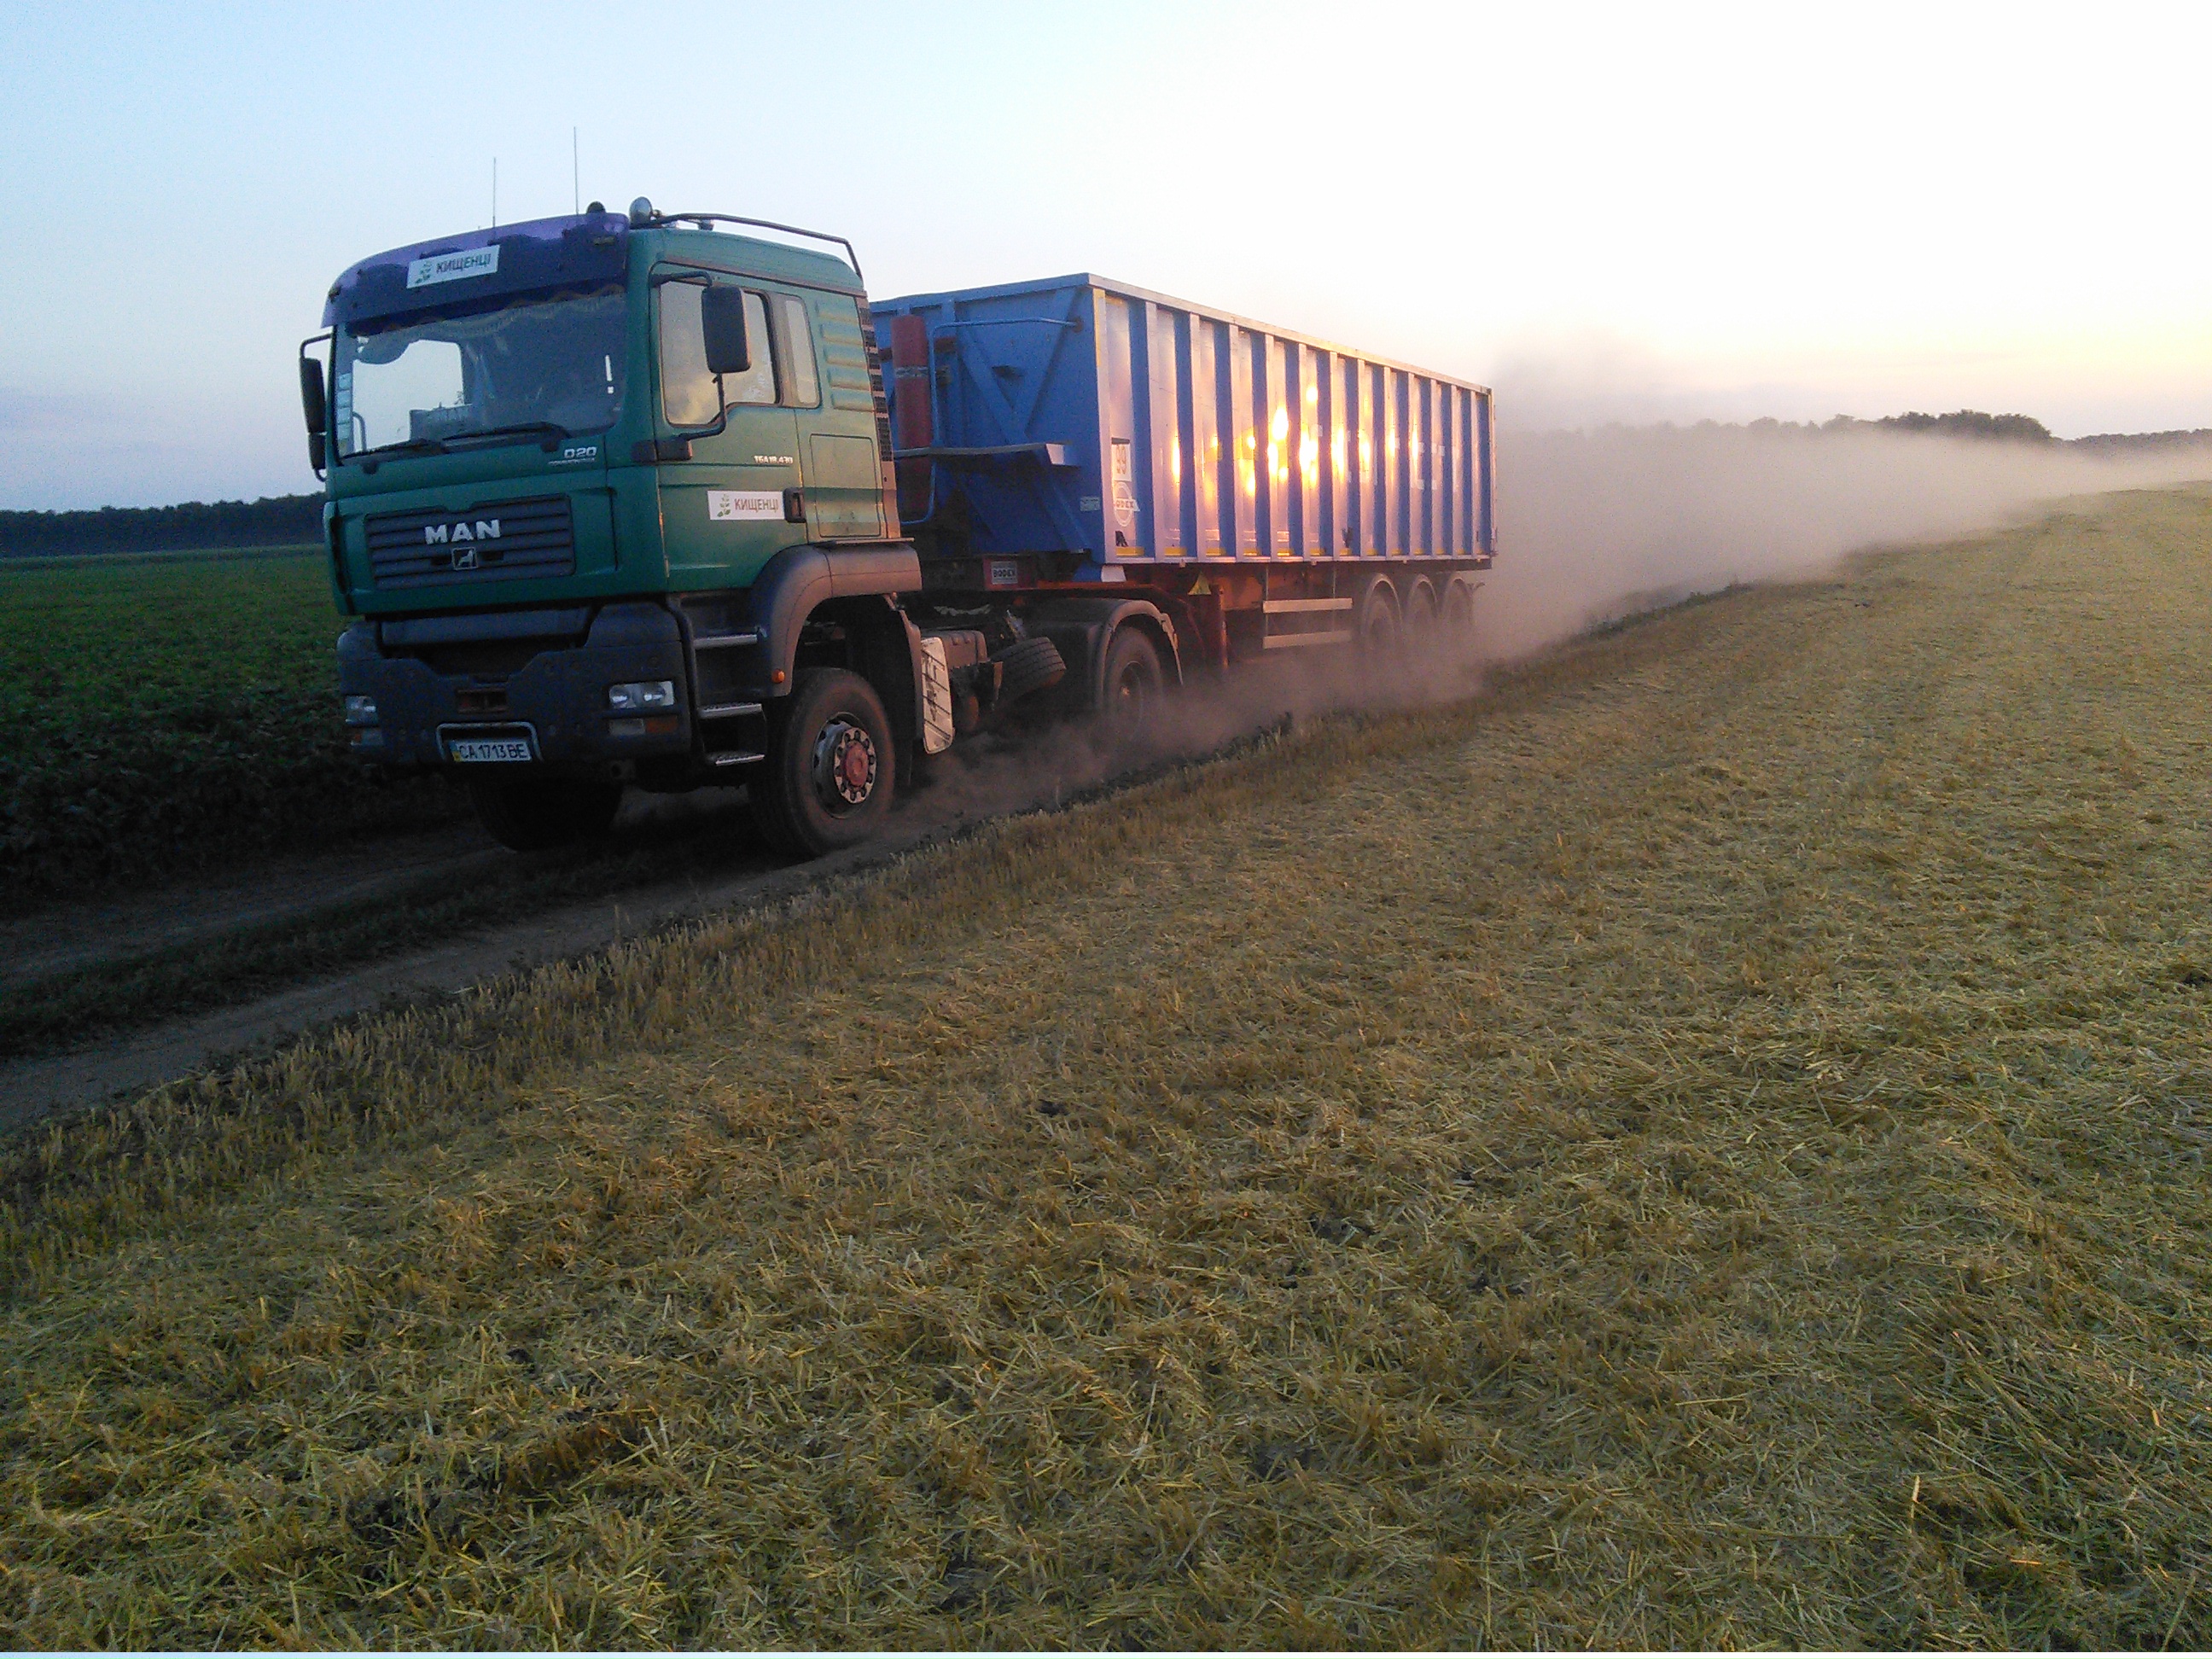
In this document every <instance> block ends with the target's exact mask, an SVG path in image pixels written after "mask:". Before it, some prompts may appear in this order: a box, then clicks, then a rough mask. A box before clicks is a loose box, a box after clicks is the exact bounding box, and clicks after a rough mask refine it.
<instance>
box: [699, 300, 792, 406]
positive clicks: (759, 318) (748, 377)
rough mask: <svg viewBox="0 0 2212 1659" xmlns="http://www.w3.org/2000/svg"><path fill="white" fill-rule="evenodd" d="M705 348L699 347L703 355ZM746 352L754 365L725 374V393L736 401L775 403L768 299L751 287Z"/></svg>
mask: <svg viewBox="0 0 2212 1659" xmlns="http://www.w3.org/2000/svg"><path fill="white" fill-rule="evenodd" d="M699 350H700V355H701V356H702V357H703V356H705V354H706V347H705V346H704V345H703V344H702V345H701V347H700V348H699ZM745 353H746V355H747V356H750V358H751V359H752V360H753V366H752V367H751V368H749V369H747V370H746V371H745V372H744V374H725V375H724V376H723V377H722V395H723V396H724V397H725V398H728V399H729V400H730V401H731V402H732V403H733V404H772V403H774V402H775V354H774V352H773V351H772V349H770V347H769V343H768V301H765V300H763V299H762V298H761V296H760V295H757V294H755V293H753V292H752V291H751V290H750V289H747V290H746V291H745Z"/></svg>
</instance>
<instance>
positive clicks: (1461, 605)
mask: <svg viewBox="0 0 2212 1659" xmlns="http://www.w3.org/2000/svg"><path fill="white" fill-rule="evenodd" d="M1474 626H1475V623H1474V583H1473V582H1470V581H1468V580H1465V579H1464V578H1462V577H1459V576H1455V577H1453V578H1452V579H1451V581H1450V582H1449V584H1448V585H1447V586H1445V588H1444V611H1443V643H1444V649H1445V650H1446V651H1448V652H1449V653H1451V654H1452V655H1454V656H1456V657H1466V656H1470V655H1472V654H1473V653H1474Z"/></svg>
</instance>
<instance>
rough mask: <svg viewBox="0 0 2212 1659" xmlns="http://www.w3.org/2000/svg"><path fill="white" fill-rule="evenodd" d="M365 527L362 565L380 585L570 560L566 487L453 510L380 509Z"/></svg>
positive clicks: (541, 570) (527, 570)
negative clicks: (561, 492)
mask: <svg viewBox="0 0 2212 1659" xmlns="http://www.w3.org/2000/svg"><path fill="white" fill-rule="evenodd" d="M368 565H369V570H370V573H371V574H373V575H374V578H375V580H376V585H377V586H379V587H432V586H438V585H440V584H441V583H447V582H482V581H515V580H520V579H522V578H524V577H529V576H566V575H569V574H573V573H574V570H575V568H576V538H575V533H574V529H573V528H572V526H571V524H570V520H569V513H568V497H567V496H566V495H537V496H532V498H531V499H529V500H527V501H486V502H484V503H483V504H482V505H481V506H477V507H469V508H467V509H465V511H462V512H459V513H454V512H450V511H448V510H447V509H446V508H443V507H435V508H424V509H422V510H419V511H416V512H413V513H386V514H384V515H383V516H382V517H380V518H374V519H371V520H369V521H368Z"/></svg>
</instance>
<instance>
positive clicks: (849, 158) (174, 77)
mask: <svg viewBox="0 0 2212 1659" xmlns="http://www.w3.org/2000/svg"><path fill="white" fill-rule="evenodd" d="M0 45H4V50H0V203H4V204H5V208H6V210H7V212H8V215H9V229H8V234H6V236H5V237H4V238H0V507H41V508H51V507H97V506H103V505H118V506H138V505H149V504H155V503H159V502H165V501H180V500H209V499H216V498H234V497H241V496H242V497H248V498H251V497H253V496H257V495H274V494H286V493H292V492H296V491H301V490H309V489H314V488H316V484H315V481H314V477H313V474H312V473H311V472H310V471H308V470H307V456H306V444H305V439H304V436H303V435H302V433H301V424H300V416H299V405H298V393H297V386H296V380H295V369H294V368H293V362H294V354H295V348H296V346H297V344H298V343H299V341H300V340H301V337H304V336H306V335H308V334H310V333H313V332H314V331H316V330H317V328H318V327H319V320H320V314H321V304H322V298H323V294H324V291H325V289H327V288H328V286H329V285H330V283H331V279H332V278H333V277H334V276H337V273H338V272H339V271H340V270H343V268H344V267H345V266H346V265H348V264H350V263H352V262H353V261H354V260H355V259H356V258H361V257H362V256H363V255H365V254H368V253H372V252H378V251H380V250H382V249H386V248H389V247H393V246H399V245H401V244H404V243H409V242H415V241H421V240H428V239H430V238H433V237H436V236H440V235H444V234H452V233H453V232H456V231H461V230H468V229H473V228H477V227H479V226H481V225H484V224H486V223H489V222H490V221H491V216H492V211H493V198H492V175H493V167H494V162H495V160H496V163H497V172H498V202H497V210H498V215H499V218H500V220H501V222H511V221H514V220H519V219H525V218H533V217H539V216H547V215H550V214H556V213H564V212H567V211H568V210H570V208H571V206H572V204H573V203H574V199H575V196H574V194H573V193H572V192H574V191H580V195H581V197H582V198H583V199H585V200H587V201H588V200H590V199H592V198H594V197H596V198H598V199H600V200H603V201H605V203H607V204H609V205H610V206H614V207H620V206H622V205H623V204H627V203H628V202H629V199H630V198H631V197H634V196H637V195H645V196H647V197H651V198H652V199H653V201H654V202H655V203H656V204H659V206H660V207H662V208H664V209H670V210H711V211H718V212H732V213H741V214H747V215H750V216H758V217H763V218H769V219H779V220H785V221H789V222H796V223H799V224H804V225H809V226H813V227H817V228H823V229H826V230H831V231H836V232H837V233H840V234H843V235H846V236H848V237H850V238H851V239H852V240H853V241H854V243H855V244H856V246H858V249H859V251H860V258H861V259H862V261H863V264H864V265H865V268H866V276H867V281H868V285H869V288H870V289H871V291H872V293H874V294H876V295H896V294H902V293H911V292H916V291H923V290H929V289H944V288H955V287H964V286H969V285H975V284H981V283H996V282H1006V281H1012V280H1015V279H1018V278H1024V277H1033V276H1046V275H1055V274H1059V273H1062V272H1068V271H1078V270H1093V271H1097V272H1100V273H1102V274H1105V275H1109V276H1115V277H1119V278H1121V279H1122V280H1125V281H1127V282H1131V283H1137V284H1139V285H1141V286H1143V287H1146V288H1150V289H1158V290H1161V291H1164V292H1166V293H1170V294H1174V295H1182V296H1184V297H1187V298H1188V299H1190V300H1193V301H1197V302H1200V303H1201V304H1205V305H1207V306H1212V307H1223V308H1225V309H1229V310H1232V311H1236V312H1240V313H1244V314H1246V315H1249V316H1253V317H1257V318H1260V319H1263V320H1267V321H1273V322H1276V323H1279V324H1280V325H1283V326H1285V327H1286V328H1291V329H1294V330H1297V331H1301V332H1305V333H1309V334H1316V335H1321V336H1324V337H1331V338H1334V339H1338V340H1340V341H1343V342H1344V343H1347V344H1349V345H1352V346H1353V347H1356V348H1359V349H1366V350H1370V351H1372V352H1375V353H1376V354H1379V355H1386V356H1395V357H1399V358H1403V359H1408V360H1411V361H1413V362H1417V363H1420V364H1423V365H1425V366H1429V367H1433V368H1436V369H1437V370H1439V371H1442V372H1444V373H1447V374H1458V375H1469V376H1473V377H1474V378H1476V379H1478V380H1483V381H1485V382H1486V383H1488V384H1491V385H1493V386H1495V387H1496V388H1497V392H1498V406H1499V410H1500V414H1501V419H1502V420H1504V422H1507V423H1509V424H1514V423H1518V424H1520V425H1522V426H1523V427H1526V428H1538V427H1556V426H1577V425H1588V424H1593V423H1596V422H1607V421H1616V420H1619V421H1652V420H1672V421H1676V422H1692V421H1695V420H1698V419H1701V418H1706V417H1711V418H1715V419H1719V420H1723V421H1727V420H1742V419H1747V418H1750V417H1753V416H1762V415H1771V416H1777V417H1778V418H1782V419H1788V420H1802V419H1818V418H1824V417H1826V416H1830V415H1833V414H1837V413H1850V414H1854V415H1858V416H1879V415H1884V414H1890V413H1894V412H1897V411H1899V410H1904V409H1907V408H1914V409H1923V410H1946V409H1954V408H1960V407H1973V408H1979V409H1984V410H1992V411H1996V412H2005V411H2011V410H2020V411H2023V412H2026V413H2028V414H2032V415H2034V416H2039V417H2040V418H2041V419H2043V420H2044V421H2045V422H2048V423H2049V424H2050V425H2051V427H2052V428H2053V429H2054V430H2056V431H2057V432H2059V433H2060V434H2062V435H2080V434H2082V433H2087V432H2101V431H2140V430H2157V429H2163V428H2173V427H2197V426H2212V213H2208V212H2207V211H2206V210H2205V208H2204V204H2203V194H2204V192H2203V177H2204V173H2205V160H2206V155H2207V152H2206V149H2205V145H2204V142H2203V85H2202V77H2203V65H2204V64H2205V63H2206V62H2208V61H2212V8H2205V7H2193V8H2182V7H2172V8H2167V7H2128V6H2113V5H2106V6H2102V7H2097V8H2089V7H2085V6H2081V5H2079V4H2075V5H2071V6H2068V7H2065V8H2063V9H2062V8H2058V7H2050V8H2039V7H2034V6H2024V5H2020V4H2014V5H2008V6H2002V7H1987V8H1976V7H1969V6H1945V5H1941V4H1935V3H1929V0H1920V3H1917V4H1912V5H1906V6H1896V7H1887V6H1882V5H1878V4H1858V3H1853V4H1850V5H1842V4H1830V5H1827V6H1821V7H1784V6H1778V5H1773V4H1765V5H1759V6H1747V7H1714V6H1697V5H1675V6H1669V7H1664V8H1660V7H1652V6H1649V5H1643V6H1635V7H1626V6H1624V7H1574V6H1567V5H1551V4H1547V5H1534V4H1529V3H1526V0H1523V3H1520V4H1516V5H1510V6H1495V7H1492V6H1482V5H1474V4H1461V5H1449V6H1429V5H1417V4H1397V3H1391V0H1361V3H1358V4H1352V5H1347V4H1345V3H1342V0H1336V3H1330V4H1316V5H1305V4H1301V3H1295V0H1272V3H1266V4H1250V5H1247V4H1231V3H1224V4H1211V5H1210V4H1206V3H1204V0H1179V3H1174V0H1170V3H1157V4H1156V3H1151V0H1117V3H1111V4H1107V3H1097V4H1088V3H1058V4H1054V3H1038V0H1027V3H1021V4H1006V5H1000V4H982V3H977V4H946V5H939V6H924V5H919V4H914V3H906V4H884V5H876V4H860V3H835V0H809V3H794V0H781V3H776V4H769V5H757V4H742V3H741V4H715V3H711V0H698V3H693V4H690V5H686V6H683V7H653V8H648V7H642V6H623V5H613V6H610V5H606V4H605V3H600V4H595V5H590V6H585V5H562V4H554V3H544V0H540V3H534V4H530V5H499V4H488V3H487V4H471V5H465V6H455V5H453V4H451V3H446V4H438V5H428V4H410V3H391V0H380V3H378V4H376V5H374V6H370V7H356V8H344V7H336V8H334V7H329V6H321V7H306V6H292V7H276V6H261V5H254V4H246V3H231V4H225V5H222V6H212V5H210V6H204V7H192V6H185V5H173V6H147V7H131V6H113V5H103V4H99V3H87V4H76V5H72V6H69V7H56V6H48V5H32V4H21V3H11V0H0ZM572 131H573V133H574V155H575V157H576V158H577V166H576V168H575V173H574V176H572V149H571V142H572V138H571V135H572Z"/></svg>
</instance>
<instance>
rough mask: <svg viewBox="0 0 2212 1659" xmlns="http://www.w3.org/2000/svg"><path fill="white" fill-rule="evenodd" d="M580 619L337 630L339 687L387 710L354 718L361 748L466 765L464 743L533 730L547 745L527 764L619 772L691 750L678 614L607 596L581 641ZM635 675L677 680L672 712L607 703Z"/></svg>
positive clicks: (384, 756)
mask: <svg viewBox="0 0 2212 1659" xmlns="http://www.w3.org/2000/svg"><path fill="white" fill-rule="evenodd" d="M540 619H542V620H540ZM582 620H583V619H582V617H580V615H579V614H578V613H576V612H574V611H567V612H563V611H534V612H533V611H506V612H492V613H478V614H477V615H474V616H453V617H424V618H414V619H410V620H408V621H405V622H396V623H378V622H372V621H368V620H363V621H361V622H356V623H354V624H353V625H352V626H351V627H349V628H348V629H346V631H345V632H344V633H343V635H340V636H339V639H338V686H339V690H340V691H341V693H342V694H343V695H344V696H367V697H372V698H374V700H375V702H376V715H377V718H376V723H375V725H374V726H351V727H349V728H348V729H349V732H351V733H353V734H354V737H353V743H352V747H353V754H354V756H355V757H356V759H359V760H362V761H364V762H368V763H374V764H376V765H380V766H383V767H387V768H391V769H395V770H399V771H419V770H423V769H432V768H444V767H448V766H459V765H460V764H461V763H457V762H455V761H454V760H453V756H452V750H451V744H453V742H454V741H455V740H457V739H461V740H467V739H475V740H478V741H482V740H485V739H496V738H513V737H514V736H517V735H526V736H527V738H528V739H529V741H530V743H531V744H532V753H533V754H534V755H535V756H536V759H535V761H534V762H532V763H527V764H528V765H529V768H530V769H532V770H535V771H538V772H540V773H551V774H566V775H577V776H591V777H619V776H623V775H626V774H627V773H628V772H629V771H630V770H631V769H633V767H634V766H635V763H639V762H647V763H662V764H665V763H667V762H668V761H669V760H671V759H680V758H682V757H689V756H690V755H691V754H692V753H693V750H694V726H693V720H692V714H691V707H690V704H691V691H690V683H689V678H688V676H687V675H686V673H685V671H684V639H683V635H682V632H681V631H680V629H679V628H678V623H677V620H676V618H675V617H673V616H672V615H671V614H670V613H669V612H668V611H665V610H663V609H662V608H661V607H660V606H659V605H648V604H644V603H638V602H631V603H625V604H617V605H603V606H601V607H600V608H599V611H598V612H597V613H596V614H595V615H592V616H591V617H590V618H589V622H588V624H587V625H586V626H585V627H584V631H583V633H582V636H581V637H580V638H579V637H578V636H577V634H576V631H575V629H576V628H577V627H578V625H579V623H581V622H582ZM532 629H542V630H544V631H542V632H538V633H535V634H533V633H532ZM625 680H668V681H671V682H673V683H674V684H675V686H676V688H677V694H676V696H677V707H676V708H674V709H673V710H672V711H667V713H668V714H672V717H673V718H672V720H671V719H669V718H666V717H663V718H659V719H655V720H648V721H642V722H641V721H635V720H623V717H622V716H619V715H617V714H614V713H613V711H611V710H610V709H609V708H608V707H607V688H608V687H609V686H610V685H613V684H618V683H620V682H623V681H625ZM656 712H657V713H658V712H659V711H656ZM640 726H643V727H644V728H645V729H642V730H640V729H637V728H639V727H640ZM626 728H627V729H626ZM368 733H374V736H373V737H368V738H367V740H364V735H365V734H368ZM497 764H498V765H499V766H500V767H501V769H509V768H511V769H513V770H517V771H520V770H522V769H523V766H522V765H520V764H518V763H513V762H502V763H497ZM470 769H471V770H474V769H476V767H474V766H471V767H470Z"/></svg>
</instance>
